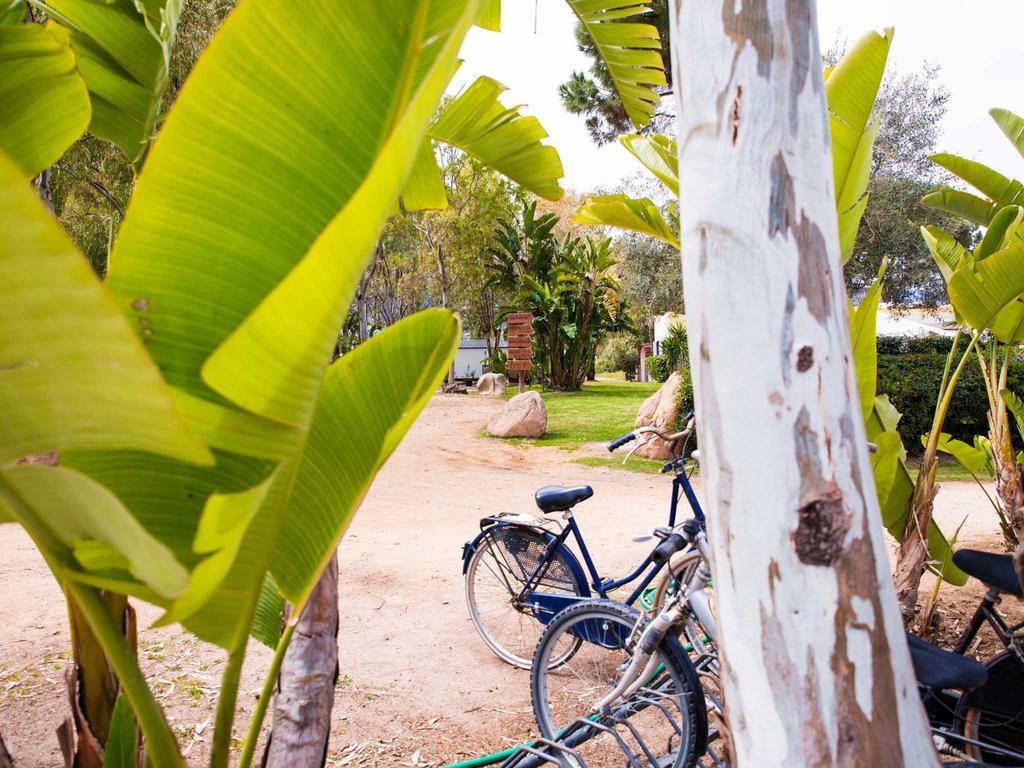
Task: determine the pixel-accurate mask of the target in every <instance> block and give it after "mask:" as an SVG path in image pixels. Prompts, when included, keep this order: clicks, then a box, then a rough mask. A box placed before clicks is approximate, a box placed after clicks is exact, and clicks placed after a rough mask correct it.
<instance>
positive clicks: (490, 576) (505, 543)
mask: <svg viewBox="0 0 1024 768" xmlns="http://www.w3.org/2000/svg"><path fill="white" fill-rule="evenodd" d="M500 528H501V534H502V535H501V537H499V536H498V535H497V532H495V534H493V535H487V536H484V537H483V539H482V540H481V542H480V545H479V546H478V547H477V548H476V551H474V552H473V554H472V555H471V557H470V560H469V564H468V565H467V567H466V578H465V591H466V605H467V606H468V608H469V615H470V618H471V619H472V621H473V626H475V627H476V631H477V632H478V633H479V634H480V637H481V638H482V639H483V641H484V643H485V644H486V645H487V647H488V648H490V649H491V651H492V652H493V653H494V654H495V655H496V656H497V657H498V658H499V659H501V660H502V661H505V662H507V663H509V664H511V665H512V666H514V667H519V668H520V669H529V668H530V666H531V665H532V663H533V650H534V648H535V647H536V644H537V640H538V638H539V637H540V635H541V633H542V632H543V629H544V625H543V624H542V623H541V621H540V620H539V619H538V618H537V617H536V616H534V615H533V613H532V611H531V610H530V609H529V608H528V607H526V606H519V605H517V604H516V602H515V601H516V595H517V594H518V592H519V590H520V589H521V588H522V585H524V584H525V583H526V579H527V578H528V576H529V575H530V573H532V571H533V567H536V563H539V557H537V553H538V551H539V552H543V551H544V550H545V549H546V547H547V545H548V540H547V539H546V538H545V537H544V536H543V535H542V534H540V533H538V532H537V531H535V530H533V529H532V528H526V527H524V526H501V527H500ZM531 566H532V567H531ZM503 581H504V585H503V584H502V582H503ZM487 582H491V583H490V585H489V586H488V585H487ZM502 586H504V590H505V591H504V600H505V603H506V605H507V607H503V606H502V604H501V589H500V588H501V587H502ZM513 589H515V592H514V593H513ZM486 590H489V591H490V592H491V593H492V594H490V595H485V594H483V592H484V591H486ZM536 591H540V592H553V593H561V594H566V595H576V596H583V595H584V593H585V587H583V586H582V585H580V584H579V582H578V580H577V578H576V577H575V576H574V575H573V568H572V566H571V564H570V562H569V560H568V558H567V557H566V556H565V555H564V554H563V553H562V552H555V553H554V555H553V556H552V557H551V560H550V562H549V565H548V568H547V569H546V571H545V573H544V578H542V579H541V580H540V584H538V585H537V589H536ZM494 593H496V594H494ZM485 601H494V602H496V603H497V604H496V605H494V606H491V607H487V606H485V605H484V602H485ZM509 623H511V625H512V626H511V627H510V628H509V631H508V632H503V631H502V628H503V627H506V625H508V624H509ZM572 652H575V649H569V651H567V653H565V654H562V656H560V657H559V658H556V659H552V663H553V664H555V665H557V664H561V663H564V662H565V661H566V660H567V659H568V658H571V656H572Z"/></svg>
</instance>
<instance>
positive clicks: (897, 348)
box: [877, 336, 963, 358]
mask: <svg viewBox="0 0 1024 768" xmlns="http://www.w3.org/2000/svg"><path fill="white" fill-rule="evenodd" d="M952 346H953V337H952V336H879V337H878V343H877V349H878V354H879V355H928V354H935V355H941V356H942V357H943V358H945V357H946V355H947V354H949V350H950V347H952ZM960 348H961V349H963V344H961V345H960Z"/></svg>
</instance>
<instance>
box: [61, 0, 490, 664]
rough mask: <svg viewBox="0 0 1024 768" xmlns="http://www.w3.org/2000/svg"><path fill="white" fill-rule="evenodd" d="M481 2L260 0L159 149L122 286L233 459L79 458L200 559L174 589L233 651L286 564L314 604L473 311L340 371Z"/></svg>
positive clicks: (409, 329)
mask: <svg viewBox="0 0 1024 768" xmlns="http://www.w3.org/2000/svg"><path fill="white" fill-rule="evenodd" d="M476 12H477V8H476V5H475V3H469V2H467V1H466V0H431V1H430V2H427V0H385V1H384V2H379V3H373V4H366V3H363V2H360V1H359V0H344V1H340V2H335V3H329V4H317V5H315V6H313V7H311V8H310V9H309V11H308V12H306V13H303V14H296V13H295V9H294V7H293V6H292V4H290V3H288V2H286V0H246V1H245V2H243V3H241V4H240V5H239V7H238V8H237V9H236V10H235V11H234V13H232V15H231V16H230V17H229V18H228V20H227V21H226V23H225V25H224V27H223V28H222V30H221V31H220V32H219V34H218V36H217V38H216V39H215V41H214V43H213V44H212V45H211V46H210V48H209V49H208V51H207V53H206V55H204V57H203V58H202V59H201V60H200V61H199V63H198V64H197V66H196V68H195V69H194V70H193V73H192V75H191V77H190V78H189V81H188V82H187V83H186V85H185V87H184V88H183V90H182V92H181V94H180V95H179V97H178V100H177V103H176V105H175V110H174V114H173V116H172V117H171V119H170V120H169V121H168V122H167V123H166V124H165V126H164V127H163V129H162V131H161V133H160V137H159V139H158V140H157V142H156V143H155V145H154V147H153V149H152V151H151V153H150V155H149V158H148V160H147V162H146V172H145V174H143V175H142V176H141V178H140V183H139V185H138V188H137V191H136V195H135V198H134V200H133V204H132V207H131V209H130V210H129V213H128V216H127V217H126V220H125V223H124V225H123V229H122V234H121V237H120V239H119V242H118V245H117V247H116V248H115V251H114V253H113V255H112V259H111V269H110V273H109V277H108V285H109V286H110V289H111V290H112V291H113V292H114V294H115V295H116V296H117V297H118V299H119V301H120V304H121V307H122V308H123V310H124V311H125V312H126V313H127V314H128V315H129V316H130V317H132V318H134V320H135V322H136V323H138V327H139V332H140V333H142V334H144V337H145V340H146V343H147V346H148V348H149V350H150V352H151V354H152V355H153V358H154V359H155V360H156V362H157V364H158V365H159V366H160V368H161V370H162V371H163V372H164V374H165V376H166V378H167V380H168V382H169V383H170V384H171V385H172V386H174V387H175V388H176V390H177V395H176V397H177V399H178V402H179V405H180V407H181V409H182V412H183V413H184V414H185V415H186V417H187V418H188V419H189V421H190V423H191V424H193V426H194V427H195V429H196V431H197V432H199V433H200V434H202V435H203V437H204V438H205V439H206V440H207V441H208V442H209V443H210V444H211V445H213V446H215V447H216V448H217V450H216V451H215V455H216V458H217V463H216V466H214V467H210V468H199V467H194V466H191V465H188V464H185V463H182V462H174V461H167V460H162V459H158V458H157V457H151V456H147V455H145V454H141V453H136V454H132V455H131V456H126V455H124V454H107V453H97V452H76V453H75V454H74V455H71V456H69V457H68V459H67V461H68V463H69V464H70V465H73V466H74V467H76V468H77V469H79V470H81V471H83V472H88V473H89V474H90V475H92V476H93V477H95V478H97V479H98V480H99V481H100V482H102V483H103V484H104V485H106V486H107V487H109V488H110V489H111V490H113V491H114V493H115V494H116V495H117V496H118V497H119V498H121V499H122V500H123V502H124V503H125V505H126V507H127V508H128V509H129V510H131V511H132V513H133V514H134V515H136V517H138V519H139V520H140V521H141V522H142V523H143V525H144V526H145V527H146V529H147V530H149V531H150V532H152V533H153V534H154V535H156V536H157V537H158V538H160V540H161V541H164V542H166V543H167V545H168V546H169V547H170V548H171V549H172V551H173V552H174V553H175V556H176V557H177V558H178V560H179V561H180V562H182V563H183V564H185V565H186V567H188V568H189V569H190V570H191V575H192V580H191V583H190V585H189V589H188V591H187V592H186V593H185V594H184V595H182V596H181V597H180V598H179V599H178V600H175V601H172V602H170V603H166V602H163V603H159V604H164V605H165V607H167V608H168V609H169V613H168V615H167V619H168V620H175V619H178V620H182V621H184V623H185V625H186V626H187V627H188V628H190V629H191V630H192V631H194V632H195V633H196V634H198V635H199V636H201V637H203V638H206V639H208V640H211V641H213V642H216V643H219V644H220V645H222V646H224V647H228V648H235V649H237V648H238V647H240V646H241V645H242V644H243V643H244V641H245V636H246V634H247V633H248V632H249V631H250V629H251V627H252V622H253V617H254V616H259V617H261V619H260V620H261V625H262V626H264V627H266V625H267V624H268V623H269V619H268V614H269V613H270V612H271V611H272V608H270V607H269V606H272V605H273V604H274V600H273V599H272V598H273V592H274V591H275V590H271V589H267V588H264V589H263V590H262V592H261V587H262V586H263V585H264V582H265V578H266V575H267V573H268V572H272V573H273V577H274V581H275V582H276V583H277V585H278V586H279V588H280V591H281V592H282V593H283V594H284V596H285V597H287V598H288V599H289V600H290V601H292V602H293V603H296V604H301V602H302V601H303V599H304V596H305V595H306V594H308V591H309V589H311V588H312V585H313V584H314V583H315V581H316V579H317V577H318V575H319V570H320V568H321V567H322V565H323V563H325V562H326V559H327V557H329V554H330V551H331V550H332V549H333V547H334V546H335V544H336V543H337V540H338V538H339V537H340V535H341V532H342V530H343V527H344V525H345V523H346V521H347V520H348V519H349V517H350V515H351V513H352V511H353V510H354V508H355V505H356V504H357V503H358V500H359V498H360V497H361V495H362V493H363V491H364V490H365V487H366V486H367V484H368V483H369V481H370V479H371V478H372V476H373V472H374V471H375V470H376V468H377V466H378V465H379V462H380V460H382V457H383V456H386V455H387V453H388V452H389V451H390V450H391V448H393V446H394V443H395V442H396V441H397V438H398V437H399V436H400V435H401V433H402V432H403V431H404V428H405V427H407V426H408V423H409V421H410V420H411V418H412V416H413V415H414V414H415V412H416V411H417V410H418V408H419V407H421V406H422V402H423V397H424V393H426V392H429V390H430V389H431V388H432V387H433V385H434V384H435V383H436V381H437V380H438V379H439V377H440V376H441V375H442V372H443V369H444V367H445V361H446V360H447V358H448V355H449V354H450V353H451V350H452V347H453V345H454V343H455V340H456V337H457V332H456V331H455V330H454V329H455V325H454V322H453V321H452V320H450V319H448V317H447V316H446V315H427V316H425V318H422V319H421V318H417V319H415V321H414V322H413V321H410V323H411V324H410V325H405V324H403V326H402V327H396V328H395V329H394V330H393V331H389V333H388V334H387V335H385V334H382V335H381V340H380V341H379V342H378V343H376V344H374V345H373V346H370V345H367V351H365V352H362V353H360V354H359V355H355V354H354V355H353V356H352V357H353V359H352V360H351V361H350V362H349V363H344V361H343V362H342V363H338V364H336V365H335V366H334V367H332V368H331V369H330V370H328V369H327V361H328V357H329V355H330V351H331V349H332V347H333V344H334V341H335V337H336V334H337V328H338V327H340V324H341V321H342V318H343V316H344V313H345V311H346V308H347V307H348V305H349V303H350V301H351V297H352V293H353V292H354V289H355V286H356V284H357V283H358V279H359V276H360V275H361V274H362V270H363V267H364V265H365V263H366V260H367V258H368V256H369V254H370V253H371V251H372V247H373V244H374V242H375V240H376V238H377V236H378V233H379V231H380V229H381V227H382V225H383V223H384V220H385V218H386V216H387V215H388V214H389V213H390V212H391V211H392V210H394V207H395V205H396V203H397V199H398V195H399V193H400V192H401V191H402V190H403V188H404V187H405V184H406V181H407V179H408V177H409V174H410V172H411V170H412V167H413V165H414V162H415V159H416V155H417V150H418V149H419V148H420V147H422V146H423V141H424V138H425V136H426V131H427V129H428V126H429V125H430V121H431V118H432V116H433V114H434V112H435V110H436V107H437V104H438V102H439V101H440V98H441V96H442V94H443V92H444V89H445V87H446V86H447V84H448V82H449V80H450V79H451V76H452V74H453V73H454V71H455V68H456V67H457V58H456V55H457V52H458V48H459V45H460V43H461V40H462V37H463V36H464V34H465V32H466V30H467V29H468V27H469V26H470V25H471V24H472V22H473V20H474V18H475V17H476ZM360 360H370V361H371V362H369V363H363V364H362V365H359V361H360ZM325 372H326V374H327V375H326V378H325ZM371 373H372V376H371ZM353 388H355V389H353ZM373 388H377V390H378V392H377V394H376V395H375V396H374V397H370V396H369V395H366V396H365V398H364V400H363V401H353V400H352V398H353V397H354V396H355V395H354V392H356V391H358V392H363V391H364V390H366V389H371V390H372V389H373ZM366 398H369V399H366ZM346 408H349V409H353V410H354V411H360V412H361V411H362V410H363V409H364V408H365V409H368V410H369V411H370V415H372V416H373V419H372V420H371V421H364V422H361V421H358V420H356V421H351V419H354V418H356V415H357V414H356V413H353V414H347V415H346V414H344V413H339V412H343V411H344V410H345V409H346ZM360 418H368V416H366V415H363V416H360ZM323 425H331V426H330V427H325V426H323ZM353 430H356V431H353ZM358 430H362V431H358ZM275 434H277V435H280V436H281V438H282V439H281V441H280V444H279V446H278V449H277V450H276V451H275V450H274V449H275V444H274V441H273V440H272V436H273V435H275ZM332 441H333V442H332ZM357 443H360V444H362V445H357ZM331 476H336V477H331ZM325 477H328V478H329V480H324V478H325ZM310 478H315V479H313V480H311V479H310ZM146 489H148V493H145V491H146ZM339 489H341V490H339ZM314 509H315V514H314V512H311V510H314ZM299 510H301V514H300V512H299ZM293 516H295V517H294V519H293ZM286 521H292V522H288V523H287V525H286ZM285 529H287V531H285ZM282 537H286V538H282ZM285 541H287V542H288V544H287V546H288V553H289V554H288V556H287V557H284V556H282V555H281V552H282V549H281V546H283V544H284V542H285ZM279 545H281V546H279ZM296 553H299V555H301V556H298V555H297V554H296ZM261 594H262V596H263V597H262V598H261ZM261 638H262V639H267V633H266V632H263V633H262V634H261Z"/></svg>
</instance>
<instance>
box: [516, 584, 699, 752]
mask: <svg viewBox="0 0 1024 768" xmlns="http://www.w3.org/2000/svg"><path fill="white" fill-rule="evenodd" d="M639 618H640V614H639V612H637V611H635V610H633V609H631V608H628V607H626V606H624V605H622V604H620V603H613V602H611V601H607V600H586V601H582V602H580V603H577V604H576V605H573V606H570V607H569V608H566V609H565V610H564V611H562V612H561V613H559V614H558V615H557V616H556V617H555V618H554V620H552V622H551V623H550V624H549V625H548V626H547V628H546V629H545V630H544V634H543V635H542V636H541V638H540V640H539V642H538V643H537V652H536V653H535V654H534V658H533V672H532V674H531V679H530V696H531V699H532V702H533V712H534V715H535V717H536V718H537V727H538V728H539V729H540V733H541V736H544V737H545V738H549V739H558V738H559V737H560V736H561V739H562V741H563V742H564V743H566V744H567V745H569V746H572V747H573V748H574V749H575V750H577V752H578V753H579V754H580V756H581V757H583V758H584V760H585V761H586V763H587V766H588V768H621V766H622V765H624V764H625V765H633V764H634V763H630V762H624V758H626V756H627V755H629V756H630V757H633V758H635V759H636V760H637V761H638V762H637V763H636V764H639V765H643V766H645V768H646V767H647V766H656V767H657V768H688V767H689V766H692V765H693V764H694V760H695V759H696V753H697V752H698V750H699V751H703V745H704V744H705V743H706V738H707V719H706V712H705V710H704V706H703V705H704V700H703V694H702V692H701V688H700V683H699V682H697V678H696V675H695V674H694V672H693V667H692V665H690V664H689V660H688V659H687V658H686V654H685V652H683V651H682V649H681V648H679V647H678V643H676V644H675V645H676V648H675V649H673V648H670V647H669V641H666V642H665V643H663V644H662V646H661V648H659V650H658V652H657V655H658V661H659V666H658V669H657V671H656V672H655V673H654V675H653V676H652V677H651V679H650V680H648V681H647V682H646V684H645V685H644V686H643V687H642V688H641V689H640V690H638V691H637V692H636V693H634V694H632V695H631V696H630V697H629V698H628V699H627V700H626V701H623V702H617V703H616V704H615V705H613V706H612V707H611V709H610V710H609V711H606V712H596V710H595V704H596V703H597V702H598V701H600V699H601V698H602V697H604V696H605V695H606V694H607V693H608V692H609V691H610V690H611V689H612V688H613V687H614V686H615V684H616V683H617V681H618V680H619V678H620V676H621V674H622V672H623V670H624V669H625V667H626V665H627V664H628V663H629V660H630V658H631V653H630V652H629V651H628V650H626V647H625V645H626V641H627V639H628V638H629V637H630V633H631V632H632V630H633V628H634V626H636V624H637V621H638V620H639ZM580 640H583V641H584V642H583V645H582V646H577V644H578V643H579V642H580ZM572 646H576V650H575V651H574V653H573V655H572V656H571V657H570V658H569V659H568V660H566V661H565V662H564V663H562V664H560V665H558V666H557V667H556V668H552V667H551V664H550V660H551V659H552V658H557V657H559V656H561V655H564V652H565V649H566V648H568V647H572ZM580 719H586V720H590V721H592V722H596V723H597V725H595V726H592V727H588V726H583V727H580V726H578V725H576V726H574V725H573V723H575V722H576V721H578V720H580ZM567 728H569V729H570V730H569V731H566V729H567ZM567 734H568V735H567ZM626 749H628V750H630V751H629V752H627V751H626Z"/></svg>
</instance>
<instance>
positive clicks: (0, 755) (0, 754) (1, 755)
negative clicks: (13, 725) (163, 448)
mask: <svg viewBox="0 0 1024 768" xmlns="http://www.w3.org/2000/svg"><path fill="white" fill-rule="evenodd" d="M0 768H14V758H13V757H11V753H10V752H8V751H7V745H6V744H4V737H3V736H2V735H0Z"/></svg>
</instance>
